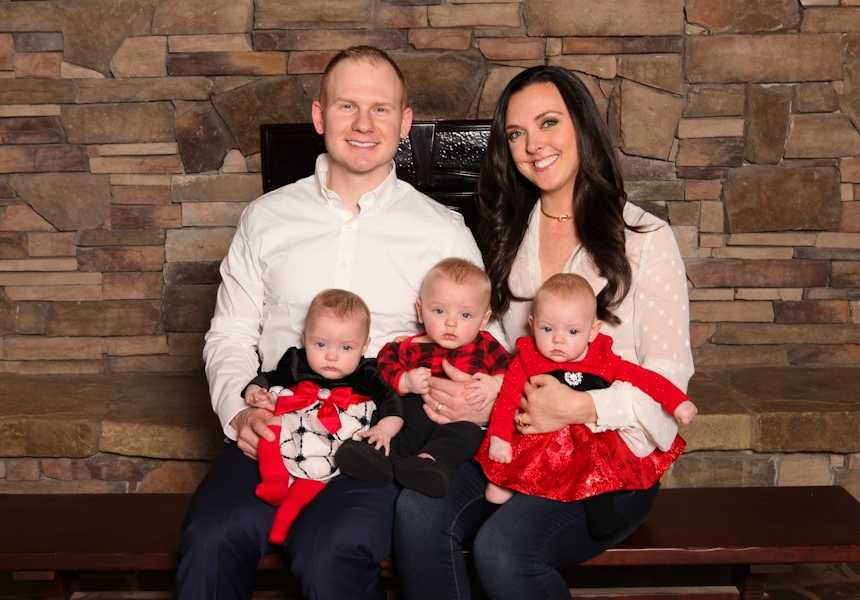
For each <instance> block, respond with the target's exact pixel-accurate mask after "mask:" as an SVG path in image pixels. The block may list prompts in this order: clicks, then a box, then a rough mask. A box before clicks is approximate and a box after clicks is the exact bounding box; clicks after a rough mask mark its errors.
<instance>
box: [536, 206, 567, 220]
mask: <svg viewBox="0 0 860 600" xmlns="http://www.w3.org/2000/svg"><path fill="white" fill-rule="evenodd" d="M540 212H541V214H542V215H543V216H545V217H546V218H548V219H554V220H556V221H558V222H559V223H564V222H565V221H567V220H568V219H570V215H551V214H549V213H548V212H546V211H545V210H544V209H543V202H541V203H540Z"/></svg>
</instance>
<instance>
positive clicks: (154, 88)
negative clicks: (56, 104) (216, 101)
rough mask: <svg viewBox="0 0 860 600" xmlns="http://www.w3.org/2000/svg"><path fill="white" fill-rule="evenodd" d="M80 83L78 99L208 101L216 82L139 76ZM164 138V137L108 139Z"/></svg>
mask: <svg viewBox="0 0 860 600" xmlns="http://www.w3.org/2000/svg"><path fill="white" fill-rule="evenodd" d="M75 83H76V84H77V87H76V90H77V94H76V96H75V101H76V102H153V101H156V100H208V99H209V95H210V94H211V93H212V89H213V87H214V83H213V81H212V80H211V79H208V78H205V77H166V78H150V77H137V78H133V79H101V80H92V79H83V80H81V81H78V82H75ZM106 141H117V142H118V141H132V142H141V141H160V140H106Z"/></svg>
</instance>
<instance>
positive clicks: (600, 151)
mask: <svg viewBox="0 0 860 600" xmlns="http://www.w3.org/2000/svg"><path fill="white" fill-rule="evenodd" d="M542 82H548V83H552V84H553V85H554V86H555V87H556V88H557V89H558V91H559V93H560V94H561V97H562V98H563V99H564V103H565V104H566V105H567V111H568V113H570V116H571V118H572V119H573V124H574V127H575V129H576V146H577V151H578V153H579V171H578V172H577V174H576V181H575V184H574V195H573V198H571V204H572V208H573V215H574V225H575V227H576V235H577V236H578V237H579V240H580V242H581V243H582V245H583V247H584V248H585V250H586V251H587V252H588V253H589V254H590V255H591V258H592V260H593V261H594V264H595V265H596V266H597V269H598V270H599V272H600V274H601V275H602V276H603V277H604V278H605V279H606V281H607V283H606V287H605V288H603V290H602V291H601V292H600V293H599V294H598V295H597V316H598V318H599V319H601V320H603V321H606V322H608V323H612V324H618V323H620V320H619V319H618V317H617V316H616V315H615V314H614V313H613V312H612V310H611V309H612V308H613V307H615V306H617V305H618V304H619V303H620V302H621V301H622V300H623V299H624V297H625V296H626V295H627V291H628V290H629V289H630V279H631V271H630V263H629V262H628V260H627V255H626V253H625V245H624V239H625V230H626V229H637V228H636V227H630V226H628V225H627V224H626V223H625V222H624V216H623V210H624V203H625V202H626V201H627V194H626V193H625V192H624V182H623V181H622V179H621V172H620V170H619V168H618V165H617V163H616V160H615V150H614V149H613V147H612V143H611V141H610V139H609V133H608V132H607V129H606V124H605V123H604V121H603V117H602V116H601V115H600V113H599V112H598V110H597V106H596V105H595V104H594V99H593V98H592V97H591V94H590V93H589V92H588V88H586V87H585V84H583V83H582V81H581V80H580V79H579V78H578V77H577V76H576V75H574V74H573V73H571V72H570V71H567V70H565V69H562V68H560V67H551V66H538V67H532V68H530V69H526V70H525V71H523V72H522V73H520V74H519V75H517V76H516V77H514V78H513V79H512V80H511V82H510V83H508V85H507V87H506V88H505V90H504V91H503V92H502V95H501V97H500V98H499V102H498V104H497V105H496V112H495V115H494V117H493V125H492V128H491V130H490V139H489V143H488V148H487V154H486V155H485V156H484V161H483V164H482V167H481V179H480V183H479V185H478V196H479V198H478V211H479V214H480V216H481V219H480V223H479V227H478V243H479V245H480V247H481V251H482V252H483V255H484V262H485V264H486V269H487V275H489V277H490V281H491V282H492V286H493V289H492V300H491V306H492V309H493V314H494V315H496V316H497V317H499V316H501V315H502V314H503V313H504V312H505V311H507V309H508V307H509V306H510V304H511V300H512V299H513V300H525V298H519V297H517V296H514V294H513V293H512V292H511V288H510V285H509V284H508V277H509V276H510V274H511V267H512V265H513V262H514V258H515V257H516V255H517V251H518V250H519V247H520V245H521V244H522V242H523V239H524V237H525V233H526V230H527V229H528V221H529V215H530V214H531V211H532V209H533V208H534V205H535V203H536V202H537V201H538V198H539V197H540V190H539V189H538V188H537V187H536V186H535V185H534V184H533V183H531V182H530V181H529V180H528V179H526V178H525V177H523V176H522V175H521V174H520V172H519V171H518V170H517V168H516V165H515V164H514V161H513V159H512V157H511V152H510V149H509V148H508V139H507V134H506V132H505V115H506V114H507V111H508V104H509V103H510V100H511V96H513V95H514V94H516V93H517V92H519V91H521V90H523V89H524V88H526V87H528V86H530V85H532V84H535V83H542Z"/></svg>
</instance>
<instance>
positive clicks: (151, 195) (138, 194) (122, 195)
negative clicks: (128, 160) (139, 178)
mask: <svg viewBox="0 0 860 600" xmlns="http://www.w3.org/2000/svg"><path fill="white" fill-rule="evenodd" d="M170 199H171V193H170V187H169V186H163V187H156V186H143V185H141V186H136V185H123V186H113V187H111V202H112V203H113V204H151V205H164V204H170Z"/></svg>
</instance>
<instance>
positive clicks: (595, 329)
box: [588, 319, 603, 344]
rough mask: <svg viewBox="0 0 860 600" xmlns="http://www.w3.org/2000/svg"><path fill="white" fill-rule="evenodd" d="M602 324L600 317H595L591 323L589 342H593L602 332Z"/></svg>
mask: <svg viewBox="0 0 860 600" xmlns="http://www.w3.org/2000/svg"><path fill="white" fill-rule="evenodd" d="M602 324H603V323H601V321H600V319H594V323H592V324H591V332H590V333H589V334H588V343H589V344H590V343H591V342H593V341H594V338H596V337H597V334H598V333H600V326H601V325H602Z"/></svg>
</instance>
